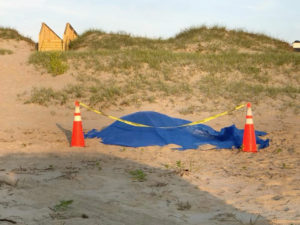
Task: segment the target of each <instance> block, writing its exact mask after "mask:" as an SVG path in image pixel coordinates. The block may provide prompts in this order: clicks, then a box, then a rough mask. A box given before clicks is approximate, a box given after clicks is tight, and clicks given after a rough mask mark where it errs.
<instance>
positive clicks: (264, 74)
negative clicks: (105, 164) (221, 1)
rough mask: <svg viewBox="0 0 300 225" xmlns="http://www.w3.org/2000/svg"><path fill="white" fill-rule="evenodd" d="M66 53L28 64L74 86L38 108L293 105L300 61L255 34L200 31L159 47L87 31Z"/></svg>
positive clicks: (146, 40)
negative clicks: (71, 102) (65, 77)
mask: <svg viewBox="0 0 300 225" xmlns="http://www.w3.org/2000/svg"><path fill="white" fill-rule="evenodd" d="M71 49H72V50H70V51H68V52H52V53H34V54H32V55H31V57H30V60H29V62H30V63H33V64H35V65H37V66H38V67H42V68H44V69H46V70H47V71H48V73H52V74H53V75H58V74H63V73H65V72H66V71H68V69H70V70H71V71H72V73H75V76H76V77H77V82H78V84H76V85H66V87H65V88H63V89H62V90H60V91H57V92H54V93H51V92H50V96H52V97H47V96H48V95H44V99H45V100H44V101H45V102H47V103H46V104H50V102H51V101H52V102H56V103H59V104H64V102H66V101H67V99H69V98H80V99H82V100H84V101H86V102H88V104H90V105H93V106H96V105H97V106H99V107H100V108H103V107H110V106H121V107H122V106H129V105H136V106H139V105H141V104H142V103H143V102H149V103H154V102H157V100H159V99H166V100H167V102H169V103H170V104H173V105H174V104H176V100H175V99H183V101H194V102H196V103H197V102H199V104H203V101H204V102H205V101H211V100H218V99H219V101H229V102H232V103H240V102H241V101H252V100H253V101H262V99H264V98H272V99H282V98H285V97H287V98H289V99H290V100H291V102H297V98H299V82H300V79H299V77H300V75H299V71H300V54H297V53H295V52H293V51H291V48H290V46H289V45H288V44H287V43H285V42H282V41H280V40H277V39H273V38H270V37H268V36H266V35H263V34H252V33H249V32H245V31H242V30H227V29H226V28H224V27H211V28H208V27H205V26H202V27H199V28H190V29H187V30H184V31H183V32H181V33H179V34H178V35H176V36H175V37H172V38H169V39H165V40H163V39H149V38H144V37H133V36H131V35H129V34H124V33H117V34H112V33H110V34H108V33H105V32H103V31H98V30H89V31H87V32H85V33H83V34H82V35H80V36H79V38H78V39H77V40H75V41H74V42H72V44H71ZM74 71H75V72H74ZM103 78H105V79H103ZM42 91H44V92H45V90H42ZM35 93H38V90H37V89H35V91H33V92H32V95H31V97H30V99H31V100H29V101H30V102H38V101H37V100H34V99H35V98H36V97H35ZM60 95H61V96H64V97H57V96H60ZM53 96H54V97H53ZM198 96H201V98H199V97H198ZM32 99H33V100H32ZM38 104H40V103H38ZM290 105H294V106H293V107H295V108H298V107H299V106H298V104H290ZM197 107H198V106H192V105H187V107H186V108H183V109H181V110H180V113H183V114H190V113H193V112H194V111H195V110H196V109H197Z"/></svg>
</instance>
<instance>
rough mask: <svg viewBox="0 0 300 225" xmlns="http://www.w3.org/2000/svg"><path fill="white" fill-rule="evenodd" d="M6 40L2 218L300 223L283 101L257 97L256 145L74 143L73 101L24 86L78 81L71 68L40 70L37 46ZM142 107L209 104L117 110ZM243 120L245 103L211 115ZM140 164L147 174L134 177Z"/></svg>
mask: <svg viewBox="0 0 300 225" xmlns="http://www.w3.org/2000/svg"><path fill="white" fill-rule="evenodd" d="M0 48H5V49H11V50H12V51H13V54H11V55H0V80H1V88H0V99H1V111H0V124H1V126H0V224H14V223H16V224H30V225H32V224H39V225H41V224H65V225H67V224H101V225H115V224H116V225H119V224H120V225H121V224H126V225H127V224H128V225H129V224H141V225H142V224H149V225H150V224H153V225H157V224H172V225H173V224H191V225H192V224H193V225H196V224H233V225H234V224H256V225H258V224H300V176H299V174H300V173H299V172H300V169H299V167H300V160H299V159H300V157H299V156H300V148H299V145H300V143H299V140H300V138H299V134H300V130H299V123H300V122H299V117H297V116H296V115H295V114H294V113H293V112H290V111H289V110H287V111H280V110H278V109H277V108H278V107H277V108H276V107H274V105H276V104H277V102H275V101H270V100H268V102H267V103H266V104H259V105H256V106H255V105H254V106H253V112H254V123H255V128H256V129H258V130H263V131H266V132H268V136H267V137H268V138H270V147H268V148H266V149H263V150H261V151H260V152H259V153H256V154H252V153H244V152H240V151H239V150H237V149H233V150H214V149H211V146H202V147H200V148H199V149H197V150H186V151H177V150H173V148H174V147H176V146H175V145H168V146H164V147H158V146H152V147H147V148H125V147H121V146H109V145H103V144H101V143H100V142H99V140H97V139H87V140H86V147H85V148H70V147H69V143H70V136H71V130H72V122H73V112H74V109H73V102H70V103H68V104H67V105H66V106H49V107H44V106H39V105H34V104H23V100H22V95H23V94H25V93H30V91H31V89H32V87H43V86H44V87H49V86H50V87H53V88H54V89H55V88H61V87H63V86H64V85H65V84H67V83H71V82H75V78H74V77H73V76H72V73H71V72H68V73H67V74H64V75H62V76H57V77H52V76H51V75H49V74H47V73H45V74H43V75H41V72H40V71H39V70H37V69H36V68H34V66H32V65H28V63H27V61H28V57H29V55H30V54H31V52H32V51H34V49H33V47H31V46H29V45H28V44H27V43H25V42H23V41H19V42H16V41H4V40H0ZM182 105H184V103H182ZM137 110H154V111H158V112H162V113H165V114H168V115H170V116H176V117H180V118H183V119H188V120H196V119H202V118H205V117H206V116H207V115H209V114H210V112H203V113H202V114H201V115H200V118H199V115H197V116H195V115H186V116H183V115H180V114H179V113H178V111H176V110H174V109H172V108H168V107H165V106H163V105H159V104H156V105H155V104H152V105H149V104H148V105H143V106H141V108H139V109H136V108H126V109H125V110H123V111H120V110H111V111H109V113H110V114H112V115H115V116H123V115H125V114H127V113H132V112H135V111H137ZM82 117H83V126H84V130H85V131H88V130H90V129H92V128H97V129H101V128H102V127H105V126H107V125H109V124H110V123H111V122H112V121H111V120H109V119H107V118H105V117H101V116H99V115H97V114H95V113H93V112H89V111H87V110H85V109H82ZM244 122H245V112H244V111H243V110H242V111H241V112H237V113H234V114H233V115H228V116H224V117H222V119H217V120H213V121H210V122H209V123H208V125H210V126H212V127H213V128H215V129H217V130H218V129H220V128H222V127H224V126H229V125H231V124H233V123H234V124H236V126H237V127H238V128H243V125H244ZM135 170H142V171H144V174H145V175H146V177H145V178H146V179H145V180H144V181H138V180H136V179H134V177H133V176H132V175H131V173H130V172H131V171H135ZM71 200H72V201H71ZM64 201H65V202H64ZM67 201H70V202H69V204H67V203H66V202H67ZM63 203H65V205H64V204H63Z"/></svg>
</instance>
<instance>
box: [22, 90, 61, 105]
mask: <svg viewBox="0 0 300 225" xmlns="http://www.w3.org/2000/svg"><path fill="white" fill-rule="evenodd" d="M51 101H52V102H55V103H59V104H65V103H66V101H67V95H66V94H65V93H64V92H62V91H54V90H53V89H52V88H44V87H43V88H33V89H32V91H31V96H30V98H29V99H28V100H27V101H25V104H29V103H36V104H39V105H43V106H47V105H48V103H49V102H51Z"/></svg>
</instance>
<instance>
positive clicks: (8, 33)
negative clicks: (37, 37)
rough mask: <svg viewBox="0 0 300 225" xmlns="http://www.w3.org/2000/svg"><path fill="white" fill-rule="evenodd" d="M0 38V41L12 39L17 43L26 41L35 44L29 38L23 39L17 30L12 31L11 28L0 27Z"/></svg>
mask: <svg viewBox="0 0 300 225" xmlns="http://www.w3.org/2000/svg"><path fill="white" fill-rule="evenodd" d="M0 38H1V39H7V40H8V39H14V40H17V41H20V40H22V41H26V42H28V43H30V44H32V45H34V44H35V42H34V41H33V40H32V39H31V38H29V37H24V36H23V35H21V34H20V33H19V32H18V31H17V30H15V29H12V28H7V27H0Z"/></svg>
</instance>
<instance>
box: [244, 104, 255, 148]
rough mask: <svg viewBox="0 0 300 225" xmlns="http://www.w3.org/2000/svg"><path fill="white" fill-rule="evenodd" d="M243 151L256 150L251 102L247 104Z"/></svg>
mask: <svg viewBox="0 0 300 225" xmlns="http://www.w3.org/2000/svg"><path fill="white" fill-rule="evenodd" d="M243 151H244V152H257V147H256V139H255V131H254V124H253V116H252V110H251V103H248V104H247V115H246V124H245V129H244V137H243Z"/></svg>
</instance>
